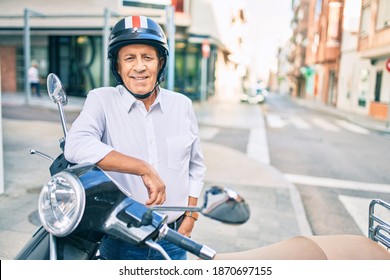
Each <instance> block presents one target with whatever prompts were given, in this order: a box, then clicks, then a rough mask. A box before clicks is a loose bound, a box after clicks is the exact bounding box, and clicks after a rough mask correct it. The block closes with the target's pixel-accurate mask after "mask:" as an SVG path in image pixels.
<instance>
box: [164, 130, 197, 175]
mask: <svg viewBox="0 0 390 280" xmlns="http://www.w3.org/2000/svg"><path fill="white" fill-rule="evenodd" d="M191 145H192V140H191V137H190V136H174V137H168V138H167V148H168V149H167V150H168V167H169V168H172V169H176V170H180V169H182V168H185V167H184V166H185V165H188V163H189V158H190V152H191Z"/></svg>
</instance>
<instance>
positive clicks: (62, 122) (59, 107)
mask: <svg viewBox="0 0 390 280" xmlns="http://www.w3.org/2000/svg"><path fill="white" fill-rule="evenodd" d="M56 103H57V106H58V110H59V112H60V119H61V125H62V130H63V131H64V136H65V138H66V136H67V134H68V129H67V127H66V120H65V114H64V107H63V106H62V104H61V101H60V100H58V101H57V102H56Z"/></svg>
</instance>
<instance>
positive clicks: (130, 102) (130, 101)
mask: <svg viewBox="0 0 390 280" xmlns="http://www.w3.org/2000/svg"><path fill="white" fill-rule="evenodd" d="M156 90H157V97H156V100H154V103H153V104H152V106H151V108H152V109H153V108H154V107H157V106H158V107H160V110H161V112H162V113H164V110H163V107H164V106H163V102H162V100H163V98H162V94H161V88H160V86H158V87H157V88H156ZM119 92H120V94H121V96H122V98H123V100H124V104H127V105H125V107H127V108H128V109H127V112H130V111H131V110H132V109H133V107H134V104H136V102H137V101H138V100H137V99H136V98H135V97H134V96H133V95H132V94H130V93H129V92H128V91H127V90H126V88H125V87H124V86H122V85H120V86H119Z"/></svg>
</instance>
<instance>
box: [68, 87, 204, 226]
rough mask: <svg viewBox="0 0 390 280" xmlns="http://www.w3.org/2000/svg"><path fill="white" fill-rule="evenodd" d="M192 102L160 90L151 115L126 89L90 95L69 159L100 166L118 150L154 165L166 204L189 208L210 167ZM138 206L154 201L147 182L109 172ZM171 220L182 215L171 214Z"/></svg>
mask: <svg viewBox="0 0 390 280" xmlns="http://www.w3.org/2000/svg"><path fill="white" fill-rule="evenodd" d="M198 132H199V131H198V124H197V120H196V117H195V112H194V109H193V106H192V103H191V100H190V99H189V98H187V97H186V96H184V95H182V94H179V93H175V92H172V91H168V90H166V89H160V91H159V93H158V95H157V98H156V100H155V102H154V103H153V104H152V105H151V106H150V108H149V111H146V108H145V106H144V104H143V103H142V102H141V101H139V100H137V99H135V98H134V97H133V96H132V95H131V94H130V93H128V92H127V91H126V90H125V89H124V88H123V87H122V86H117V87H116V88H113V87H104V88H99V89H95V90H92V91H90V92H89V94H88V96H87V98H86V100H85V104H84V108H83V110H82V111H81V113H80V115H79V117H78V118H77V119H76V120H75V122H74V123H73V125H72V127H71V129H70V130H69V133H68V135H67V139H66V145H65V157H66V159H67V160H68V161H70V162H73V163H78V164H80V163H93V164H95V163H97V162H98V161H100V160H101V159H103V158H104V157H105V156H106V155H107V154H108V153H109V152H111V151H112V150H116V151H118V152H120V153H123V154H126V155H128V156H132V157H135V158H138V159H141V160H144V161H147V162H148V163H149V164H151V165H152V166H153V167H154V168H155V170H156V171H157V173H158V174H159V175H160V177H161V178H162V180H163V181H164V183H165V185H166V201H165V203H164V205H169V206H187V204H188V196H192V197H199V195H200V193H201V191H202V188H203V183H204V176H205V171H206V167H205V165H204V160H203V155H202V152H201V147H200V139H199V133H198ZM107 174H109V176H110V177H111V178H112V179H114V181H115V182H116V183H117V184H118V185H119V187H120V188H121V189H122V190H123V191H124V192H126V194H127V195H129V196H132V198H133V199H135V200H136V201H138V202H141V203H145V202H146V200H147V199H148V193H147V189H146V187H145V185H144V183H143V181H142V178H141V177H140V176H137V175H132V174H124V173H119V172H107ZM167 214H168V216H169V219H168V221H169V222H171V221H173V220H175V219H176V218H178V217H179V216H180V215H181V214H182V212H181V213H180V212H167Z"/></svg>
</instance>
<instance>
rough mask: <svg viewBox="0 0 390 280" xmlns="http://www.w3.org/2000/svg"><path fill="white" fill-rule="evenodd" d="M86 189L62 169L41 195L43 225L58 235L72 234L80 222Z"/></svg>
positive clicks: (46, 185)
mask: <svg viewBox="0 0 390 280" xmlns="http://www.w3.org/2000/svg"><path fill="white" fill-rule="evenodd" d="M84 207H85V191H84V188H83V185H82V184H81V182H80V181H79V179H78V178H77V177H76V176H75V175H73V174H71V173H68V172H66V171H62V172H60V173H58V174H56V175H54V176H53V177H51V179H50V180H49V182H47V183H46V184H45V185H44V186H43V188H42V191H41V194H40V196H39V203H38V211H39V217H40V219H41V222H42V225H43V227H44V228H45V229H46V230H47V231H48V232H50V233H51V234H53V235H55V236H57V237H63V236H66V235H68V234H70V233H71V232H72V231H73V230H74V229H75V228H76V227H77V226H78V224H79V223H80V220H81V218H82V216H83V213H84Z"/></svg>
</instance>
